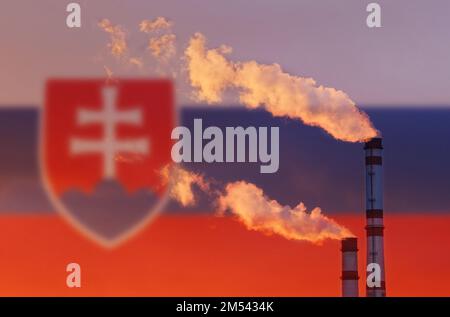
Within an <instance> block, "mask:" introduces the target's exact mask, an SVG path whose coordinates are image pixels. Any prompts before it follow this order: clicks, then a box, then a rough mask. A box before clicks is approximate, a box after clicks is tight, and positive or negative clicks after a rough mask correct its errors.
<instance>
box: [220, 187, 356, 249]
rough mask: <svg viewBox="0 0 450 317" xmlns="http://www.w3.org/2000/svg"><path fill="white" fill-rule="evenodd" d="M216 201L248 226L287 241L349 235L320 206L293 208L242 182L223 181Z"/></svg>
mask: <svg viewBox="0 0 450 317" xmlns="http://www.w3.org/2000/svg"><path fill="white" fill-rule="evenodd" d="M218 202H219V206H220V208H221V210H222V211H225V210H229V211H230V212H231V213H232V214H233V215H235V216H236V217H237V219H238V220H239V221H240V222H242V223H243V224H244V225H245V226H246V227H247V228H248V229H250V230H256V231H260V232H263V233H266V234H277V235H280V236H282V237H284V238H286V239H289V240H303V241H309V242H312V243H320V242H322V241H323V240H325V239H342V238H345V237H349V236H352V233H351V232H350V231H349V230H348V229H347V228H345V227H343V226H341V225H339V224H338V223H336V222H335V221H334V220H332V219H330V218H328V217H326V216H324V215H323V214H322V213H321V210H320V208H314V209H313V210H311V211H307V210H306V207H305V205H304V204H303V203H299V204H298V205H297V206H296V207H294V208H291V207H289V206H282V205H281V204H279V203H278V202H277V201H276V200H271V199H269V198H268V197H267V196H265V195H264V192H263V191H262V189H260V188H258V187H257V186H256V185H254V184H251V183H247V182H245V181H238V182H234V183H229V184H227V185H226V187H225V192H224V193H223V194H222V195H221V196H220V197H219V199H218Z"/></svg>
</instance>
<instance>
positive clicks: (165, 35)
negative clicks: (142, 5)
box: [139, 17, 176, 62]
mask: <svg viewBox="0 0 450 317" xmlns="http://www.w3.org/2000/svg"><path fill="white" fill-rule="evenodd" d="M172 25H173V23H172V22H171V21H169V20H168V19H166V18H164V17H157V18H156V19H154V20H143V21H142V22H141V23H140V24H139V29H140V31H141V32H144V33H147V34H149V35H150V37H149V40H148V46H147V49H148V50H149V51H150V53H151V54H152V55H153V57H155V58H156V59H157V60H158V61H161V62H167V61H168V60H169V59H170V58H172V57H173V56H174V55H175V53H176V47H175V41H176V36H175V34H173V33H172V31H171V29H172Z"/></svg>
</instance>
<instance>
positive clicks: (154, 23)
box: [139, 17, 172, 33]
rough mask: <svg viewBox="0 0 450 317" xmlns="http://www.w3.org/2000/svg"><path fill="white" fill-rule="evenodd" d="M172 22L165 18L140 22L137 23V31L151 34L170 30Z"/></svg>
mask: <svg viewBox="0 0 450 317" xmlns="http://www.w3.org/2000/svg"><path fill="white" fill-rule="evenodd" d="M171 27H172V22H171V21H169V20H168V19H166V18H165V17H157V18H156V19H154V20H142V22H141V23H139V30H140V31H141V32H145V33H151V32H155V31H158V30H164V29H170V28H171Z"/></svg>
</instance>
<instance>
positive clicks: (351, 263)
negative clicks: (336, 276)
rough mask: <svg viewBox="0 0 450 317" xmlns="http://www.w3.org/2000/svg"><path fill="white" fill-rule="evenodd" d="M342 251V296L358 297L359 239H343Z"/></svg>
mask: <svg viewBox="0 0 450 317" xmlns="http://www.w3.org/2000/svg"><path fill="white" fill-rule="evenodd" d="M341 251H342V276H341V279H342V296H343V297H358V296H359V291H358V279H359V276H358V239H357V238H345V239H342V240H341Z"/></svg>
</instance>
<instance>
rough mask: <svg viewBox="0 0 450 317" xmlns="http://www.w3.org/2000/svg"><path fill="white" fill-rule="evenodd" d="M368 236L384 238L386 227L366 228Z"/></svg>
mask: <svg viewBox="0 0 450 317" xmlns="http://www.w3.org/2000/svg"><path fill="white" fill-rule="evenodd" d="M366 230H367V236H383V230H384V227H366Z"/></svg>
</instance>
